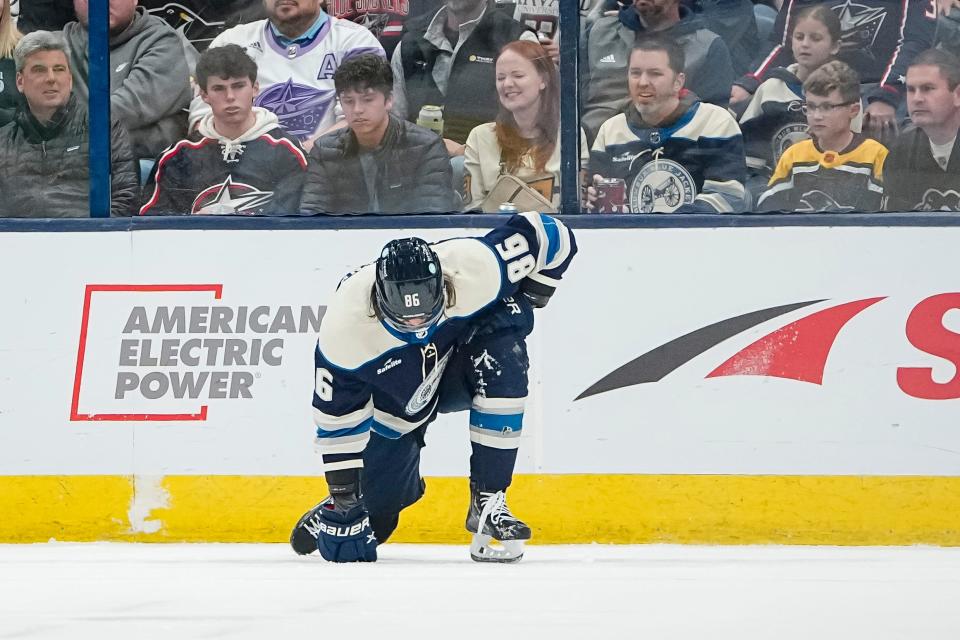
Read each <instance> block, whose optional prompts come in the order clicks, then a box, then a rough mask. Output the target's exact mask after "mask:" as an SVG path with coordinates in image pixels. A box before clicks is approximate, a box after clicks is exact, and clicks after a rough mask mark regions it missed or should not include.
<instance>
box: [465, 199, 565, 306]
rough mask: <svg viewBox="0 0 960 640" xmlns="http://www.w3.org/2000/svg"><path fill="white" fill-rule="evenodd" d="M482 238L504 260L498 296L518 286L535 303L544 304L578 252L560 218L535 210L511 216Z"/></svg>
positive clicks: (508, 292) (512, 291)
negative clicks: (500, 290) (500, 289)
mask: <svg viewBox="0 0 960 640" xmlns="http://www.w3.org/2000/svg"><path fill="white" fill-rule="evenodd" d="M484 240H485V241H486V242H488V243H489V244H492V246H493V247H494V249H495V250H496V252H497V254H498V256H499V258H500V260H501V261H502V263H503V271H504V275H505V276H506V277H505V282H504V283H503V287H502V293H501V297H502V296H506V295H512V294H513V293H516V291H517V290H518V289H519V290H521V291H523V292H524V293H525V294H527V295H528V297H529V298H531V302H533V303H534V305H535V306H543V305H544V304H546V300H547V299H549V298H550V296H551V295H553V292H554V291H555V290H556V288H557V285H558V284H559V283H560V279H561V278H562V277H563V274H564V272H565V271H566V270H567V268H568V267H569V266H570V262H571V261H572V260H573V257H574V255H576V253H577V243H576V239H575V238H574V235H573V232H572V231H570V230H569V229H568V228H567V227H566V225H564V224H563V223H562V222H561V221H560V220H558V219H556V218H553V217H552V216H548V215H546V214H542V213H536V212H528V213H521V214H517V215H515V216H513V217H512V218H510V219H509V220H507V222H506V224H504V225H502V226H500V227H497V228H496V229H494V230H493V231H491V232H490V233H488V234H487V235H486V236H485V237H484ZM530 294H533V296H531V295H530Z"/></svg>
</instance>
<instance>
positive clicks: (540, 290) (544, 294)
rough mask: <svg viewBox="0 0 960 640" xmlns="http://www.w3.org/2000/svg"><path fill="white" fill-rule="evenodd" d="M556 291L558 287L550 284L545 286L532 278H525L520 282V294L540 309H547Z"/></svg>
mask: <svg viewBox="0 0 960 640" xmlns="http://www.w3.org/2000/svg"><path fill="white" fill-rule="evenodd" d="M556 290H557V288H556V287H551V286H550V285H548V284H543V283H542V282H537V281H536V280H531V279H530V278H524V279H523V280H522V281H521V282H520V293H522V294H523V295H524V296H526V298H527V300H529V301H530V304H532V305H533V306H534V307H536V308H538V309H539V308H541V307H545V306H546V305H547V303H548V302H550V296H552V295H553V292H554V291H556Z"/></svg>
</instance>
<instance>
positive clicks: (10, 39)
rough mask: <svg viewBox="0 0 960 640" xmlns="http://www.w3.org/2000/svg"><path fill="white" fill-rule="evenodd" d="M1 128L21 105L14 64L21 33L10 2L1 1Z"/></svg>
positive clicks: (6, 0)
mask: <svg viewBox="0 0 960 640" xmlns="http://www.w3.org/2000/svg"><path fill="white" fill-rule="evenodd" d="M0 3H3V4H2V7H0V126H3V125H5V124H7V123H8V122H10V121H11V120H12V119H13V112H14V111H16V109H17V105H18V104H20V92H19V91H17V68H16V65H15V64H14V62H13V48H14V47H16V46H17V43H18V42H20V38H21V36H20V32H19V31H17V27H16V25H15V24H13V18H12V17H11V15H10V0H0Z"/></svg>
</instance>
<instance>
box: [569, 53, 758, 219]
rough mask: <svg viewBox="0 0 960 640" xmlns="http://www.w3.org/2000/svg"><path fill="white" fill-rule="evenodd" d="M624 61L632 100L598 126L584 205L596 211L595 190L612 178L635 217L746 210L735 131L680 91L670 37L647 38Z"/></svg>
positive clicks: (679, 58)
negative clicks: (652, 214) (643, 214)
mask: <svg viewBox="0 0 960 640" xmlns="http://www.w3.org/2000/svg"><path fill="white" fill-rule="evenodd" d="M629 60H630V61H629V67H628V74H629V75H628V76H627V85H628V88H629V93H630V98H631V103H630V104H629V105H627V106H626V108H625V110H624V112H623V113H620V114H618V115H616V116H614V117H612V118H610V119H609V120H607V121H606V122H605V123H603V126H602V127H600V132H599V133H598V134H597V139H596V141H595V142H594V144H593V149H591V151H590V169H589V174H590V175H592V176H593V181H594V186H590V187H588V189H587V193H586V202H585V205H586V208H587V209H588V210H595V209H597V208H598V206H597V205H598V200H597V198H598V191H597V189H596V186H595V185H597V184H602V181H603V180H605V179H614V180H619V181H621V182H620V185H621V188H624V187H625V191H626V202H627V206H626V208H627V210H628V211H631V212H634V213H731V212H741V211H743V210H744V209H745V207H746V202H744V195H745V192H744V187H743V180H744V175H745V173H746V166H745V163H744V157H743V138H742V137H741V135H740V129H739V127H737V122H736V120H734V119H733V116H731V115H730V114H729V113H728V112H727V110H726V109H724V108H722V107H718V106H716V105H712V104H707V103H706V102H701V101H700V100H699V99H697V96H696V95H694V94H693V93H691V92H689V91H684V90H683V83H684V80H685V78H684V74H683V68H684V60H683V49H681V48H680V46H679V45H678V44H677V43H676V42H674V41H673V40H672V39H668V38H664V37H662V36H646V37H644V38H642V39H640V40H638V41H637V44H635V45H634V47H633V50H632V51H631V53H630V59H629ZM615 206H620V205H619V203H616V205H615Z"/></svg>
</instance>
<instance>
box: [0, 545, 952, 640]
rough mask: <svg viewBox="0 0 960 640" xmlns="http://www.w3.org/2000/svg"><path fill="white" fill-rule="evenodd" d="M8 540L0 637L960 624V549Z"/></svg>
mask: <svg viewBox="0 0 960 640" xmlns="http://www.w3.org/2000/svg"><path fill="white" fill-rule="evenodd" d="M380 558H381V560H380V562H378V563H376V564H367V565H332V564H327V563H325V562H323V561H322V560H320V559H319V558H317V557H315V556H313V557H306V558H300V557H297V556H295V555H294V554H293V553H292V552H291V551H290V549H289V548H288V547H287V546H286V545H268V544H259V545H257V544H229V545H228V544H219V545H216V544H214V545H210V544H192V545H186V544H153V545H147V544H122V543H117V544H107V543H98V544H62V543H53V544H39V545H0V638H29V639H36V638H51V639H53V638H55V639H58V640H59V639H69V640H74V639H87V638H91V639H92V638H98V639H102V638H106V639H114V638H116V639H122V640H128V639H131V640H132V639H136V640H141V639H142V640H149V639H152V638H177V639H179V638H229V639H247V638H250V639H253V638H256V639H258V640H274V639H276V640H281V639H284V640H285V639H287V638H297V639H304V640H314V639H316V640H321V639H328V638H329V639H332V638H337V639H338V640H339V639H347V638H350V639H352V638H357V639H366V638H372V639H375V640H381V639H383V640H392V639H394V638H416V639H418V640H419V639H424V638H444V639H449V640H461V639H464V638H484V640H491V639H496V640H500V639H502V640H513V639H515V638H522V639H530V640H537V639H540V638H548V639H551V640H552V639H555V638H581V639H586V640H600V638H604V637H612V638H618V639H620V638H623V639H627V638H630V639H632V638H644V639H647V638H649V639H651V640H653V639H660V638H669V639H673V638H691V639H693V638H696V639H698V640H700V639H703V640H725V639H728V638H729V639H734V638H735V639H737V640H742V639H744V638H762V639H763V640H774V639H776V640H784V639H791V638H798V639H799V638H803V639H804V640H812V639H817V640H820V639H844V640H847V639H856V640H859V639H864V640H882V639H887V638H909V639H911V640H915V639H923V640H931V639H941V638H943V639H947V638H949V639H951V640H955V639H957V638H960V549H940V548H929V547H902V548H876V547H875V548H836V547H686V546H672V545H650V546H601V545H586V546H531V547H528V549H527V557H526V558H524V560H523V561H522V562H521V563H519V564H516V565H480V564H476V563H474V562H471V561H470V559H469V556H468V553H467V547H466V546H462V547H457V546H431V545H385V546H383V547H381V549H380Z"/></svg>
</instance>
